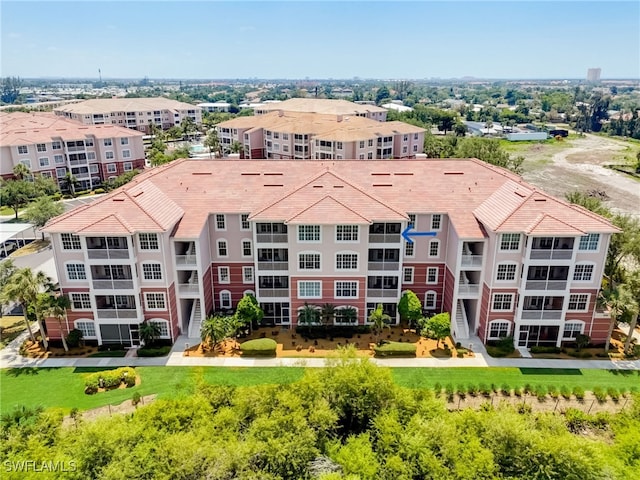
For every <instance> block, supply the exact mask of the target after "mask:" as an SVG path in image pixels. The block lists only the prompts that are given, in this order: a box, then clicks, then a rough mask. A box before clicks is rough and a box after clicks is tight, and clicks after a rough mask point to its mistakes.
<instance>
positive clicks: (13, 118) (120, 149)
mask: <svg viewBox="0 0 640 480" xmlns="http://www.w3.org/2000/svg"><path fill="white" fill-rule="evenodd" d="M142 137H143V134H142V133H140V132H136V131H132V130H129V129H127V128H122V127H118V126H115V125H81V124H79V123H77V122H74V121H71V120H67V119H65V118H61V117H57V116H55V115H53V114H52V113H42V112H33V113H23V112H15V113H0V159H1V161H0V175H1V176H2V178H11V177H12V176H13V173H12V172H13V168H14V167H15V166H16V165H18V164H20V163H22V164H24V165H26V166H27V167H29V169H30V170H31V172H32V173H33V174H34V175H42V176H44V177H49V178H52V179H54V180H56V181H57V182H58V184H59V185H60V186H61V187H66V185H65V181H64V178H65V175H66V174H67V173H68V172H70V173H71V174H72V175H73V176H74V177H76V179H77V180H78V182H79V185H78V186H77V189H78V190H87V189H90V188H94V187H96V186H98V185H100V184H101V183H102V182H103V181H105V180H107V179H108V178H111V177H116V176H118V175H121V174H122V173H125V172H127V171H131V170H134V169H142V168H144V165H145V157H144V145H143V141H142Z"/></svg>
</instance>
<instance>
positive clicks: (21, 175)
mask: <svg viewBox="0 0 640 480" xmlns="http://www.w3.org/2000/svg"><path fill="white" fill-rule="evenodd" d="M30 175H31V170H30V169H29V167H27V166H26V165H25V164H24V163H19V164H17V165H16V166H15V167H13V176H14V177H16V180H24V179H25V178H27V177H28V176H30Z"/></svg>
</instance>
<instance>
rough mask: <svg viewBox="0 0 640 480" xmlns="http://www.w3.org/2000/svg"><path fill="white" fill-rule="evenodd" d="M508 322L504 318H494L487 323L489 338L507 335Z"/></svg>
mask: <svg viewBox="0 0 640 480" xmlns="http://www.w3.org/2000/svg"><path fill="white" fill-rule="evenodd" d="M509 326H510V323H509V322H507V321H505V320H494V321H493V322H490V323H489V338H490V339H499V338H505V337H508V336H509Z"/></svg>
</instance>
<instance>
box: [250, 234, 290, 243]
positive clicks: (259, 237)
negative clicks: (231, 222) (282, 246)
mask: <svg viewBox="0 0 640 480" xmlns="http://www.w3.org/2000/svg"><path fill="white" fill-rule="evenodd" d="M288 241H289V236H288V235H287V234H286V233H258V234H256V242H258V243H287V242H288Z"/></svg>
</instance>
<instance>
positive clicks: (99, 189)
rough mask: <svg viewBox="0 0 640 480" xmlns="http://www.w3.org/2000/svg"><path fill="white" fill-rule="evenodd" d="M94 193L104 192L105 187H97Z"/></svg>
mask: <svg viewBox="0 0 640 480" xmlns="http://www.w3.org/2000/svg"><path fill="white" fill-rule="evenodd" d="M94 193H104V188H96V189H95V190H94Z"/></svg>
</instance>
